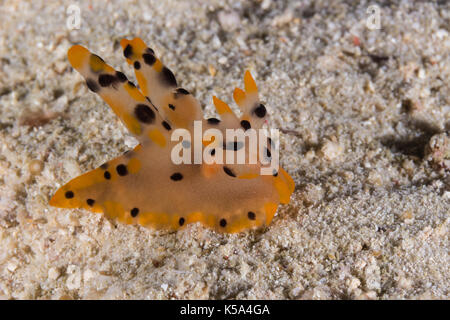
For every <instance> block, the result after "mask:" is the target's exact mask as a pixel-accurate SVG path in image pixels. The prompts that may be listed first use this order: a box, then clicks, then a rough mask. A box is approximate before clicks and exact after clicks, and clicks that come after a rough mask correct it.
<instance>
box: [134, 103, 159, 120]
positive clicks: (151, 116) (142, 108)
mask: <svg viewBox="0 0 450 320" xmlns="http://www.w3.org/2000/svg"><path fill="white" fill-rule="evenodd" d="M134 114H135V115H136V118H138V120H139V121H141V122H143V123H146V124H150V123H152V122H153V121H154V120H155V112H154V111H153V110H152V109H150V108H149V106H147V105H146V104H138V105H137V106H136V108H134Z"/></svg>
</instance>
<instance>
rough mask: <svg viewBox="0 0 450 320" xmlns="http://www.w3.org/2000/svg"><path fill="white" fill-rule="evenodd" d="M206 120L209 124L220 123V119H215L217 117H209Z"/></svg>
mask: <svg viewBox="0 0 450 320" xmlns="http://www.w3.org/2000/svg"><path fill="white" fill-rule="evenodd" d="M206 121H208V123H209V124H218V123H220V120H219V119H217V118H209V119H208V120H206Z"/></svg>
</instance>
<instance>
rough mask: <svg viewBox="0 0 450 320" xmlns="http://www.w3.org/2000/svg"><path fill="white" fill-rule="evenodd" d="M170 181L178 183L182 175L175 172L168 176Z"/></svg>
mask: <svg viewBox="0 0 450 320" xmlns="http://www.w3.org/2000/svg"><path fill="white" fill-rule="evenodd" d="M170 179H172V180H173V181H180V180H181V179H183V175H182V174H181V173H179V172H175V173H174V174H173V175H171V176H170Z"/></svg>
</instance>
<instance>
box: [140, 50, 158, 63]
mask: <svg viewBox="0 0 450 320" xmlns="http://www.w3.org/2000/svg"><path fill="white" fill-rule="evenodd" d="M142 58H143V59H144V62H145V64H147V65H149V66H153V65H154V64H155V62H156V58H155V56H154V55H153V54H149V53H144V54H143V55H142Z"/></svg>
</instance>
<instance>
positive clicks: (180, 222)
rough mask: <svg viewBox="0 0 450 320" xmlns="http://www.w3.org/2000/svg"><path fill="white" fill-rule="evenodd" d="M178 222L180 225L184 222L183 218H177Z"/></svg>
mask: <svg viewBox="0 0 450 320" xmlns="http://www.w3.org/2000/svg"><path fill="white" fill-rule="evenodd" d="M178 224H179V225H180V227H181V226H182V225H183V224H184V218H180V220H178Z"/></svg>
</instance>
